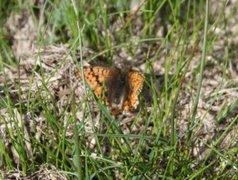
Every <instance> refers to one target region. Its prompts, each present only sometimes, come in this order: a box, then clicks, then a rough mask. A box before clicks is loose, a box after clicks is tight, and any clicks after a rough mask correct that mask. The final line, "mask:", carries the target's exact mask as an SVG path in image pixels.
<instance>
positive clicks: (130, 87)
mask: <svg viewBox="0 0 238 180" xmlns="http://www.w3.org/2000/svg"><path fill="white" fill-rule="evenodd" d="M76 76H77V77H78V78H80V79H82V77H81V73H80V70H79V69H77V70H76ZM83 76H84V78H85V79H86V81H87V83H88V85H89V86H90V87H91V89H92V90H93V91H94V94H95V95H96V97H97V98H98V99H102V100H103V101H104V102H105V104H106V105H108V106H110V107H111V109H112V112H113V113H112V114H117V113H118V112H121V111H126V112H129V111H133V110H135V109H136V108H137V106H138V104H139V98H138V97H139V94H140V92H141V90H142V87H143V84H144V75H143V74H142V73H141V72H139V71H135V70H131V69H130V70H124V69H119V68H116V67H103V66H89V67H84V68H83Z"/></svg>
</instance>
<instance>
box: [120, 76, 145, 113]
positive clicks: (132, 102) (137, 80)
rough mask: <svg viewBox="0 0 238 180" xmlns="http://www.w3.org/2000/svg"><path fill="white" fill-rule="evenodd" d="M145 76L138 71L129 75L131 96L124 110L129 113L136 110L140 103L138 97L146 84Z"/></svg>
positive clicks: (129, 95) (125, 103)
mask: <svg viewBox="0 0 238 180" xmlns="http://www.w3.org/2000/svg"><path fill="white" fill-rule="evenodd" d="M144 79H145V78H144V75H143V74H142V73H140V72H138V71H130V72H129V73H128V84H129V88H130V90H129V94H128V98H127V100H126V101H125V102H124V105H123V109H124V110H125V111H129V110H131V109H136V107H137V105H138V103H139V101H138V96H139V94H140V92H141V90H142V87H143V84H144Z"/></svg>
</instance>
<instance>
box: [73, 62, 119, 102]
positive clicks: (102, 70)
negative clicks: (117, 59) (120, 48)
mask: <svg viewBox="0 0 238 180" xmlns="http://www.w3.org/2000/svg"><path fill="white" fill-rule="evenodd" d="M119 73H120V70H119V69H117V68H109V67H101V66H94V67H84V68H83V74H84V77H85V79H86V80H87V83H88V84H89V86H90V87H91V88H92V90H93V91H94V93H95V95H96V96H97V97H98V98H100V97H102V92H103V86H105V85H106V81H108V80H109V79H112V78H115V77H116V76H117V75H118V74H119ZM77 76H78V77H80V78H81V75H80V72H79V71H78V72H77Z"/></svg>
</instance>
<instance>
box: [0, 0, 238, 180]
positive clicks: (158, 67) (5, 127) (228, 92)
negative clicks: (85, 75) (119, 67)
mask: <svg viewBox="0 0 238 180" xmlns="http://www.w3.org/2000/svg"><path fill="white" fill-rule="evenodd" d="M133 2H134V1H133ZM136 2H137V1H135V4H134V6H133V3H132V1H125V0H121V1H119V0H110V1H109V0H103V1H90V0H89V1H86V0H81V1H74V0H71V1H67V0H62V1H59V0H48V1H44V2H43V3H41V2H38V1H36V2H35V3H33V2H31V3H29V1H24V0H21V1H1V2H0V6H1V10H0V23H1V27H2V28H1V29H0V51H1V53H0V135H1V136H0V169H1V170H2V171H0V172H1V176H2V177H3V178H4V177H6V173H12V172H20V173H21V175H23V176H29V175H32V174H33V173H34V172H40V171H39V170H40V169H41V168H42V167H46V168H49V169H51V170H52V167H54V168H55V169H53V170H54V171H55V172H57V173H59V174H62V176H65V177H67V178H68V179H74V178H75V177H77V178H78V179H115V178H118V179H202V178H208V179H222V178H225V179H237V174H238V156H237V153H238V146H237V145H238V141H237V139H238V136H237V134H238V125H237V124H238V123H237V121H238V106H237V102H238V101H237V95H238V86H237V84H238V80H237V77H238V66H237V63H238V54H237V52H236V47H237V45H238V41H237V40H236V39H237V29H238V25H236V24H237V23H235V22H237V21H235V20H238V12H237V9H238V2H235V1H234V2H229V3H228V1H226V2H219V3H218V2H216V1H215V0H214V1H208V0H206V1H192V0H187V1H181V0H174V1H173V0H161V1H157V0H145V1H141V3H139V4H138V2H137V3H136ZM133 7H135V8H134V9H133ZM23 12H24V14H25V15H22V14H23ZM13 14H15V16H16V17H18V16H17V15H19V16H21V18H22V19H21V18H18V22H22V24H21V23H19V24H18V26H17V28H16V29H15V31H13V30H9V24H8V25H6V24H7V22H8V23H9V17H10V16H12V15H13ZM27 17H32V22H33V25H34V27H35V32H34V33H32V34H29V35H28V36H27V37H29V39H28V40H29V41H30V39H31V37H34V38H33V39H34V47H35V50H36V51H37V50H39V49H40V48H41V47H49V45H59V44H63V45H65V46H67V54H69V55H71V56H72V58H73V61H74V64H75V65H77V66H78V67H82V61H87V62H90V63H92V62H97V61H99V60H100V61H103V63H104V64H106V65H109V66H110V65H115V64H116V63H117V62H119V61H121V62H122V63H124V64H126V63H128V62H130V63H131V64H133V65H134V66H136V67H138V68H139V69H141V71H143V73H144V74H145V84H144V89H143V92H142V93H141V95H140V105H139V112H138V113H137V114H134V115H133V116H119V117H116V118H115V117H113V116H112V115H111V113H110V111H108V110H107V108H106V107H105V106H104V105H103V104H102V102H101V101H99V100H97V99H96V98H95V97H94V95H93V93H92V92H91V91H89V92H87V93H86V95H85V97H83V98H82V100H81V101H80V102H79V101H78V100H77V97H76V96H75V95H74V93H73V92H74V90H73V88H72V89H70V87H71V86H69V89H67V90H68V91H70V93H69V94H67V98H66V99H63V100H62V101H64V105H62V106H61V105H60V103H61V96H59V95H56V94H54V92H53V91H52V89H51V88H50V85H52V84H53V83H52V81H51V80H50V79H48V75H49V72H46V70H45V69H46V68H45V65H42V64H43V63H38V62H37V60H39V61H40V60H41V59H43V58H42V57H43V56H42V55H41V54H40V53H39V54H37V53H36V54H37V56H35V57H34V59H35V63H34V64H33V65H32V66H31V68H30V69H27V70H26V72H27V73H28V74H26V75H25V76H24V78H26V77H27V78H28V79H29V81H27V82H29V84H28V85H27V87H28V88H27V89H24V88H23V85H22V84H24V83H23V81H21V77H20V75H19V77H15V81H11V80H12V77H10V76H9V71H11V70H12V71H14V72H18V71H19V74H20V70H21V69H20V68H22V67H23V65H22V66H19V64H20V62H24V60H26V57H25V56H19V57H18V55H16V49H17V48H19V47H18V46H17V45H16V44H15V43H16V41H19V39H17V38H16V37H15V36H14V35H16V33H17V31H18V30H19V31H20V30H21V29H23V28H22V27H24V23H25V24H27V23H29V22H31V21H30V20H29V21H28V20H27ZM16 19H17V18H16ZM19 19H20V20H19ZM234 19H235V20H234ZM14 22H15V23H14ZM16 22H17V20H16V21H11V23H10V24H11V26H14V25H16ZM29 26H30V25H29ZM235 27H236V28H235ZM27 28H28V29H30V28H29V27H28V26H27ZM27 28H25V29H27ZM24 32H26V31H24ZM23 34H24V33H23ZM23 36H24V35H23ZM14 45H16V46H14ZM85 47H87V48H89V49H90V50H92V51H93V52H94V54H93V55H88V56H87V55H85V53H84V51H86V50H85ZM24 48H25V47H22V49H20V52H22V51H23V50H24ZM47 49H48V48H47ZM18 51H19V49H18ZM29 51H31V48H29ZM55 54H57V53H55ZM59 54H60V53H59ZM53 55H54V54H53ZM60 56H61V55H59V58H56V60H54V61H52V64H53V63H57V65H52V64H48V65H49V68H48V69H50V67H55V69H54V71H52V72H51V73H52V74H50V76H51V77H55V76H56V75H55V74H54V73H55V72H56V71H57V70H60V69H61V68H62V66H64V65H63V64H64V62H66V61H67V57H63V55H62V56H61V57H60ZM56 57H58V56H56ZM60 58H61V59H60ZM120 58H121V59H120ZM123 58H128V59H125V60H124V59H123ZM59 59H60V60H59ZM101 59H102V60H101ZM56 61H57V62H56ZM59 61H62V63H61V62H59ZM36 62H37V63H38V64H37V63H36ZM66 64H67V63H66ZM25 67H27V65H24V68H25ZM6 68H7V69H8V71H5V69H6ZM9 69H10V70H9ZM13 69H14V70H13ZM47 73H48V74H47ZM13 74H14V73H13ZM15 74H18V73H15ZM39 77H41V78H40V85H38V86H36V87H35V84H34V82H35V81H36V79H37V78H39ZM9 79H10V80H9ZM161 81H162V83H161ZM51 83H52V84H51ZM69 84H70V83H69ZM24 87H25V86H24ZM36 89H37V90H36ZM59 89H60V88H59ZM59 91H60V90H59ZM62 97H63V95H62ZM92 99H93V101H95V104H96V107H98V108H99V110H98V111H100V113H96V112H95V111H92V109H93V108H92V105H91V101H92ZM88 126H90V130H89V127H88ZM53 170H52V171H53ZM1 176H0V177H1Z"/></svg>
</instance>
